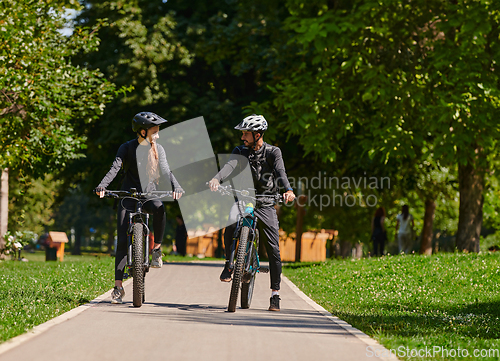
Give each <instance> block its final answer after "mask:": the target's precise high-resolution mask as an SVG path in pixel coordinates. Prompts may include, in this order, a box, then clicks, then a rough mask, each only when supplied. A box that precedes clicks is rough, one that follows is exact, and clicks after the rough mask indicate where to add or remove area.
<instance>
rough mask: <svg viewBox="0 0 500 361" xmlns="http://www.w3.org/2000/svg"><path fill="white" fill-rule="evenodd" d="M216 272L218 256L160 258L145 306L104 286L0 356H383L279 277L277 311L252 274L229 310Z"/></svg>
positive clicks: (138, 360)
mask: <svg viewBox="0 0 500 361" xmlns="http://www.w3.org/2000/svg"><path fill="white" fill-rule="evenodd" d="M221 270H222V263H221V262H199V263H165V264H164V265H163V267H162V268H161V269H151V271H150V272H149V274H148V275H147V277H146V303H145V304H144V305H143V306H142V307H140V308H134V307H133V305H132V284H131V283H130V282H127V283H126V287H125V292H126V295H125V298H124V301H125V302H124V304H122V305H113V304H111V303H110V297H109V295H110V293H109V292H108V293H107V294H106V295H104V299H103V300H102V301H101V302H95V303H93V304H92V305H91V306H87V308H86V309H85V311H83V312H78V314H77V315H76V316H74V317H71V318H69V319H67V320H65V321H63V322H59V323H58V324H56V325H54V326H52V327H50V328H48V327H47V329H46V330H44V331H43V332H39V333H38V334H37V335H35V336H33V337H26V336H25V338H26V340H23V341H22V342H18V344H16V343H15V342H14V344H16V345H15V347H11V348H10V349H8V350H7V351H5V352H2V353H0V360H1V361H10V360H13V361H14V360H15V361H22V360H30V361H31V360H32V361H58V360H61V361H69V360H71V361H79V360H85V361H88V360H113V361H114V360H117V361H118V360H119V361H126V360H134V361H142V360H148V361H159V360H209V361H210V360H213V361H225V360H238V361H245V360H257V361H258V360H269V361H280V360H286V361H292V360H301V361H302V360H304V361H305V360H307V361H309V360H311V361H320V360H343V361H349V360H374V359H377V360H380V359H381V358H377V357H368V353H367V347H372V349H378V350H382V347H381V346H380V345H378V344H376V343H375V342H374V341H373V340H371V339H369V338H368V337H366V335H364V334H361V333H360V332H359V331H358V332H357V333H358V335H359V334H361V337H359V336H355V335H354V333H356V331H357V330H356V329H353V328H352V327H351V328H349V325H347V324H345V323H344V324H343V325H344V326H342V321H340V320H338V319H337V321H340V322H336V321H335V318H333V317H331V316H330V317H328V316H325V314H324V312H323V313H322V312H321V311H318V307H317V306H316V307H314V304H312V302H311V301H308V300H307V299H306V298H305V297H304V296H302V297H301V296H300V292H299V293H297V292H296V290H295V287H294V285H293V284H291V283H290V282H282V287H281V288H282V289H281V292H280V296H281V299H282V301H281V312H270V311H268V310H267V308H268V307H269V297H270V293H271V291H270V289H269V284H270V282H269V274H259V275H258V276H257V281H256V284H255V290H254V296H253V300H252V305H251V308H250V309H246V310H243V309H241V308H239V307H238V308H237V309H236V312H235V313H229V312H227V311H226V307H227V302H228V298H229V291H230V284H229V283H222V282H220V281H219V274H220V272H221ZM238 305H239V300H238ZM349 330H351V331H350V332H349ZM363 337H364V338H363ZM369 345H372V346H369ZM372 355H373V354H372Z"/></svg>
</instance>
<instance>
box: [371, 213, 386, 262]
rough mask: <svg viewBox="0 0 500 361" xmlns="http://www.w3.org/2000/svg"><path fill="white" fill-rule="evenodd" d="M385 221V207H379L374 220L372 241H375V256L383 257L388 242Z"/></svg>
mask: <svg viewBox="0 0 500 361" xmlns="http://www.w3.org/2000/svg"><path fill="white" fill-rule="evenodd" d="M384 221H385V209H384V207H379V208H378V209H377V210H376V211H375V215H374V217H373V218H372V241H373V255H374V256H383V255H384V246H385V241H386V240H387V232H386V230H385V226H384Z"/></svg>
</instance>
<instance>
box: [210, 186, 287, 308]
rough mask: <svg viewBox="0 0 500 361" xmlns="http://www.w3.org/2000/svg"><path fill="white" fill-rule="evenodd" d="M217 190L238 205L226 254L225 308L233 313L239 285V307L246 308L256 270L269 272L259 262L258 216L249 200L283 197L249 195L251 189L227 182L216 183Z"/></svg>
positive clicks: (278, 198) (277, 200)
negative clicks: (228, 290)
mask: <svg viewBox="0 0 500 361" xmlns="http://www.w3.org/2000/svg"><path fill="white" fill-rule="evenodd" d="M218 191H219V192H220V193H221V194H223V195H231V196H237V198H238V200H239V202H238V206H239V207H240V210H239V212H238V220H237V223H236V230H235V231H234V235H233V242H232V244H231V254H230V257H229V270H230V271H231V272H232V274H233V277H232V284H231V293H230V294H229V304H228V307H227V310H228V311H229V312H235V311H236V304H237V302H238V293H239V291H240V285H241V308H250V304H251V302H252V295H253V289H254V285H255V278H256V276H257V273H259V272H262V273H268V272H269V268H267V267H262V266H261V265H260V260H259V230H258V229H257V222H258V217H257V216H256V215H255V214H254V209H255V206H254V203H253V202H256V201H257V199H264V198H267V199H272V200H273V202H275V203H281V202H282V201H283V199H282V198H281V196H279V195H275V196H272V195H264V194H262V195H255V196H251V195H250V194H251V192H252V191H254V190H252V189H249V190H237V189H233V188H232V187H231V186H230V185H229V186H220V185H219V188H218ZM243 205H244V206H243Z"/></svg>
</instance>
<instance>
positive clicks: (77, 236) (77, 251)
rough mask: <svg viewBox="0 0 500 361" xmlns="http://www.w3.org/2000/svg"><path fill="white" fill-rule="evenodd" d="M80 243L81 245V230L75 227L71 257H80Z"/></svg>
mask: <svg viewBox="0 0 500 361" xmlns="http://www.w3.org/2000/svg"><path fill="white" fill-rule="evenodd" d="M81 243H82V230H81V229H80V227H75V243H74V244H73V249H72V250H71V254H73V255H81V254H82V250H81V248H80V247H81Z"/></svg>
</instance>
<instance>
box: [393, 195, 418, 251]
mask: <svg viewBox="0 0 500 361" xmlns="http://www.w3.org/2000/svg"><path fill="white" fill-rule="evenodd" d="M398 227H399V229H398ZM414 227H415V222H414V221H413V216H412V215H411V214H410V210H409V208H408V206H407V205H406V204H405V205H404V206H403V207H402V209H401V213H400V214H398V217H397V222H396V232H397V235H398V246H399V253H401V252H404V253H411V252H412V251H413V228H414Z"/></svg>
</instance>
